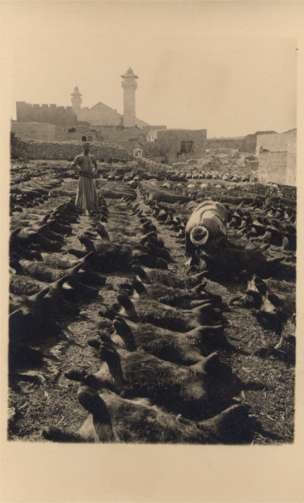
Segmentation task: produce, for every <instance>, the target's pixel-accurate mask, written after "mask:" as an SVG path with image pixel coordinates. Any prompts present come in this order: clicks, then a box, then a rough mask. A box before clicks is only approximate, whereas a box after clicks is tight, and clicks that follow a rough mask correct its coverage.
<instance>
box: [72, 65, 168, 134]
mask: <svg viewBox="0 0 304 503" xmlns="http://www.w3.org/2000/svg"><path fill="white" fill-rule="evenodd" d="M121 78H122V82H121V85H122V89H123V114H120V113H119V112H118V111H117V110H116V109H114V108H112V107H110V106H109V105H106V104H105V103H102V102H99V103H97V104H96V105H94V106H93V107H91V108H89V107H83V106H82V94H81V93H80V91H79V88H78V86H76V87H75V88H74V90H73V92H72V93H71V104H72V108H73V111H74V113H75V114H76V116H77V119H78V120H79V121H86V122H88V123H90V124H91V125H93V126H115V127H117V126H120V127H125V128H133V127H138V128H144V127H148V128H149V124H147V123H146V122H144V121H142V120H140V119H138V118H137V116H136V89H137V80H138V76H137V75H135V73H134V72H133V70H132V68H129V69H128V70H127V71H126V72H125V73H124V74H123V75H122V76H121ZM161 127H164V126H161Z"/></svg>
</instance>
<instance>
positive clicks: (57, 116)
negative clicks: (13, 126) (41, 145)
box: [16, 101, 77, 125]
mask: <svg viewBox="0 0 304 503" xmlns="http://www.w3.org/2000/svg"><path fill="white" fill-rule="evenodd" d="M16 117H17V121H18V122H44V123H49V124H61V125H72V124H77V116H76V114H75V112H74V111H73V109H72V107H62V106H57V105H54V104H51V105H46V104H42V105H36V104H31V103H26V102H25V101H17V103H16Z"/></svg>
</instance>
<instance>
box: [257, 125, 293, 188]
mask: <svg viewBox="0 0 304 503" xmlns="http://www.w3.org/2000/svg"><path fill="white" fill-rule="evenodd" d="M296 141H297V130H296V129H291V130H289V131H285V132H283V133H274V134H267V135H265V134H261V135H258V137H257V145H256V155H257V157H258V160H259V168H258V179H259V181H260V182H263V183H267V182H273V183H278V184H282V185H293V186H295V185H296Z"/></svg>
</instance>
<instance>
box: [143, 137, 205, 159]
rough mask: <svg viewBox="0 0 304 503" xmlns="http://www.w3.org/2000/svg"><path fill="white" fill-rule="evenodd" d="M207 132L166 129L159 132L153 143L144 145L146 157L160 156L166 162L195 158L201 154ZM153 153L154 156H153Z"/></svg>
mask: <svg viewBox="0 0 304 503" xmlns="http://www.w3.org/2000/svg"><path fill="white" fill-rule="evenodd" d="M206 138H207V130H206V129H200V130H190V129H166V130H163V131H159V132H158V135H157V139H156V140H155V142H153V143H151V144H149V145H145V147H144V149H145V153H147V155H152V156H153V155H156V156H162V157H164V158H165V159H166V161H167V162H172V161H176V160H178V159H180V158H181V157H182V158H189V157H195V156H198V155H200V154H202V153H203V151H204V148H205V146H206ZM153 153H154V154H153Z"/></svg>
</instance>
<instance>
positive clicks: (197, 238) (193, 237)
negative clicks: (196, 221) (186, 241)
mask: <svg viewBox="0 0 304 503" xmlns="http://www.w3.org/2000/svg"><path fill="white" fill-rule="evenodd" d="M208 239H209V232H208V229H207V228H206V227H205V226H204V225H196V226H195V227H193V229H192V230H191V232H190V241H191V243H192V244H193V245H194V246H202V245H205V244H206V243H207V241H208Z"/></svg>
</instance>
